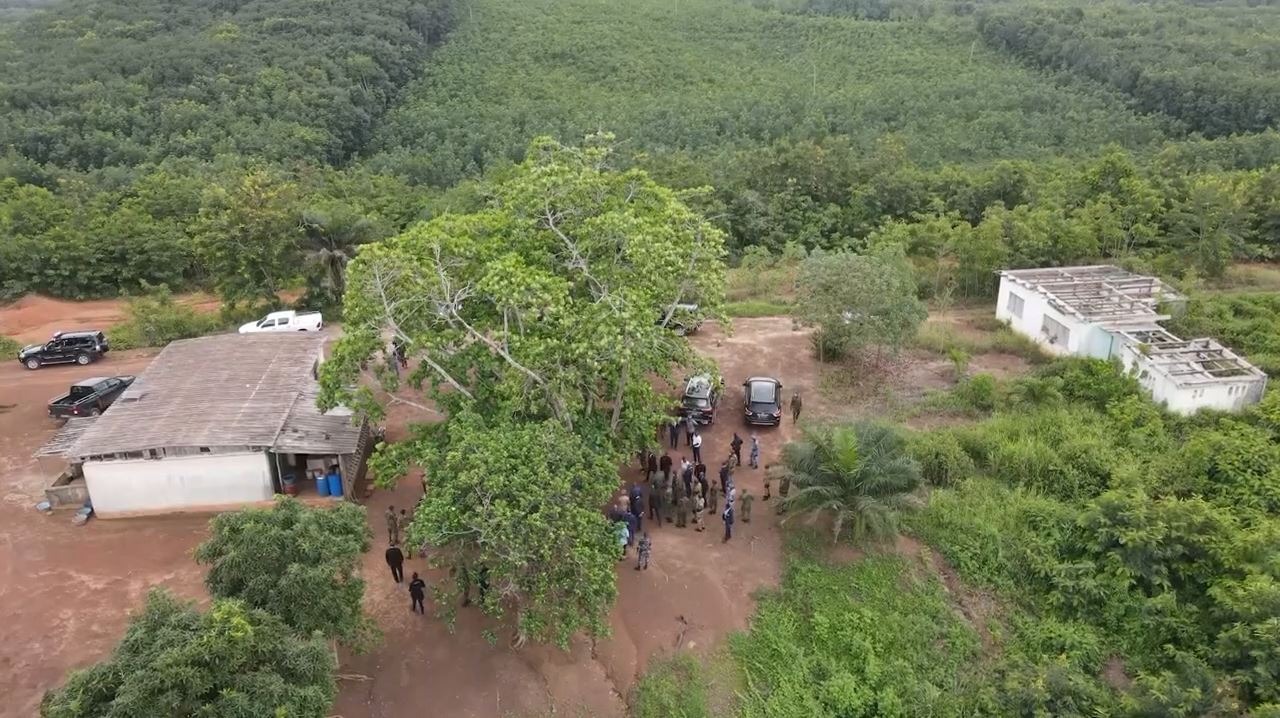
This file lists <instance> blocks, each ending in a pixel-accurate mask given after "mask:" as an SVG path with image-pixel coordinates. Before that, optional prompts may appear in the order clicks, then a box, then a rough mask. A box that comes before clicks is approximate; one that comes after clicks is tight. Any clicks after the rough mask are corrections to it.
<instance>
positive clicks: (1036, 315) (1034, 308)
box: [996, 277, 1092, 356]
mask: <svg viewBox="0 0 1280 718" xmlns="http://www.w3.org/2000/svg"><path fill="white" fill-rule="evenodd" d="M1010 294H1016V295H1017V296H1019V297H1022V316H1020V317H1019V316H1016V315H1014V314H1013V312H1011V311H1010V310H1009V295H1010ZM1046 315H1048V316H1050V317H1052V318H1054V319H1056V320H1057V321H1058V322H1059V323H1060V324H1062V325H1063V326H1065V327H1066V328H1067V331H1069V332H1070V335H1069V336H1068V337H1067V343H1066V344H1061V343H1050V342H1049V339H1048V337H1046V336H1045V335H1044V333H1043V332H1042V331H1041V328H1042V327H1043V326H1044V318H1045V316H1046ZM996 318H997V319H999V320H1001V321H1004V322H1008V323H1009V326H1010V328H1012V329H1013V330H1014V331H1016V332H1018V333H1019V334H1022V335H1023V336H1026V337H1029V338H1031V339H1032V340H1034V341H1035V342H1036V343H1037V344H1039V345H1040V346H1042V347H1044V348H1045V349H1046V350H1047V351H1049V352H1050V353H1052V354H1061V355H1065V354H1076V353H1079V352H1080V350H1081V348H1082V347H1083V346H1084V345H1085V342H1086V341H1087V340H1086V334H1087V333H1088V331H1089V330H1091V329H1092V327H1090V326H1089V325H1087V324H1084V323H1082V322H1080V321H1079V320H1077V319H1075V318H1074V317H1068V316H1066V315H1063V314H1061V313H1060V312H1058V311H1057V310H1056V309H1054V308H1052V307H1050V306H1049V301H1048V300H1047V299H1046V298H1045V297H1044V296H1043V295H1042V294H1040V293H1039V292H1036V291H1033V290H1030V289H1027V288H1026V287H1023V286H1021V285H1019V284H1017V283H1016V282H1014V281H1012V280H1011V279H1009V278H1008V277H1001V278H1000V293H999V294H998V295H997V296H996ZM1085 356H1087V354H1086V355H1085Z"/></svg>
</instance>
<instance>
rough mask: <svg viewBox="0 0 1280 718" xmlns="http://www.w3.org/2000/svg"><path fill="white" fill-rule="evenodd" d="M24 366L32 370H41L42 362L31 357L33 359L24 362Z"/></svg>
mask: <svg viewBox="0 0 1280 718" xmlns="http://www.w3.org/2000/svg"><path fill="white" fill-rule="evenodd" d="M24 366H26V367H27V368H28V369H31V370H36V369H39V368H40V360H39V359H36V358H35V357H31V358H30V359H28V360H27V361H26V362H24Z"/></svg>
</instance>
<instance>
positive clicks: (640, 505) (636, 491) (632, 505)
mask: <svg viewBox="0 0 1280 718" xmlns="http://www.w3.org/2000/svg"><path fill="white" fill-rule="evenodd" d="M627 501H628V502H629V503H628V506H627V508H629V509H630V510H631V513H632V514H633V515H634V516H636V517H637V518H639V517H641V516H644V489H642V488H640V484H639V483H635V484H632V485H631V491H630V492H629V493H628V494H627Z"/></svg>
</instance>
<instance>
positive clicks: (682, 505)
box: [676, 496, 689, 529]
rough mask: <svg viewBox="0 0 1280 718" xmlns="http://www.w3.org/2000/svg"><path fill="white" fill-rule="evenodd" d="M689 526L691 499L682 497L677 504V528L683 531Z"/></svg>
mask: <svg viewBox="0 0 1280 718" xmlns="http://www.w3.org/2000/svg"><path fill="white" fill-rule="evenodd" d="M688 525H689V497H688V496H681V497H680V500H679V501H677V502H676V528H678V529H682V528H684V527H685V526H688Z"/></svg>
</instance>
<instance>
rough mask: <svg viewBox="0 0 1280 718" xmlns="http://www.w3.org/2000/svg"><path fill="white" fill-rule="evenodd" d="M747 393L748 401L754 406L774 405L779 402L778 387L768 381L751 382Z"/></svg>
mask: <svg viewBox="0 0 1280 718" xmlns="http://www.w3.org/2000/svg"><path fill="white" fill-rule="evenodd" d="M747 392H748V397H747V400H748V401H750V402H751V403H752V404H772V403H774V402H775V401H776V400H777V393H778V392H777V387H775V386H774V385H773V384H772V383H770V382H767V381H753V382H751V385H750V386H749V387H747Z"/></svg>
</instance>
